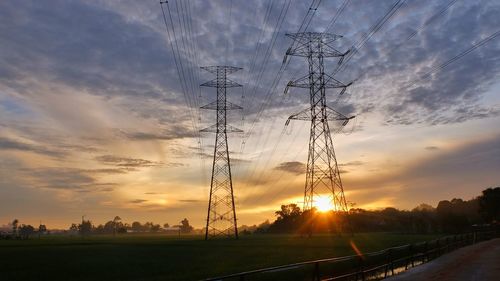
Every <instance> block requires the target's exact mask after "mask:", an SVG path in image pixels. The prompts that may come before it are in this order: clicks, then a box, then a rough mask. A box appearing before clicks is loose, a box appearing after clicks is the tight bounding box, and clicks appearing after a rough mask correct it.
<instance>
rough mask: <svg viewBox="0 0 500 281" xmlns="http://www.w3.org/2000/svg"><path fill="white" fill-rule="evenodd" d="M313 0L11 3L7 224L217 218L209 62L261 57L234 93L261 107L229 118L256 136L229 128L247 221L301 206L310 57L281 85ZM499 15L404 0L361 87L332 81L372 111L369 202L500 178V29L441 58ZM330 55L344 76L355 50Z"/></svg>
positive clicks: (360, 167)
mask: <svg viewBox="0 0 500 281" xmlns="http://www.w3.org/2000/svg"><path fill="white" fill-rule="evenodd" d="M343 2H344V1H343V0H337V1H330V0H329V1H326V0H325V1H321V3H320V4H319V6H318V9H317V10H316V13H315V14H314V17H312V20H311V22H310V24H309V25H307V31H313V32H325V29H326V27H327V26H328V25H329V23H330V22H331V20H332V18H334V17H335V15H336V13H337V11H338V9H339V7H341V5H342V3H343ZM395 2H396V1H394V0H393V1H389V0H384V1H367V0H352V1H348V4H347V6H345V9H344V11H343V12H342V13H341V14H340V15H339V16H338V18H337V20H336V22H335V24H334V25H333V26H332V27H331V28H330V29H328V30H327V31H329V32H333V33H335V34H338V35H342V36H343V37H342V38H341V39H338V40H337V41H336V42H335V44H336V45H335V47H336V48H337V49H338V50H340V51H347V50H348V49H349V48H351V46H353V45H356V43H358V42H360V40H361V39H362V38H363V36H365V35H366V34H367V33H368V32H369V31H370V28H371V27H372V26H373V25H374V24H375V23H376V22H377V21H378V20H379V19H380V18H381V17H383V16H384V15H385V14H386V13H387V11H388V10H389V9H390V8H391V7H392V6H393V5H394V3H395ZM449 3H453V5H452V6H451V7H450V8H449V9H447V10H446V11H445V12H443V13H441V14H439V15H438V16H437V17H433V15H435V14H437V13H439V11H440V10H442V9H443V8H444V7H446V6H447V5H448V4H449ZM310 4H311V1H302V0H274V1H266V0H255V1H240V0H211V1H206V0H186V1H182V2H180V1H178V0H171V1H169V4H168V7H167V5H166V4H164V6H163V7H164V9H165V13H166V20H167V26H168V29H166V28H165V22H164V18H163V14H162V10H161V7H160V4H159V3H158V1H133V0H130V1H100V0H88V1H62V0H60V1H57V0H50V1H1V2H0V225H1V224H6V223H8V222H9V221H12V220H13V219H14V218H17V219H19V220H20V222H21V223H30V224H33V225H37V224H38V223H39V222H40V221H42V222H43V223H45V224H47V226H48V227H49V228H67V227H69V225H70V224H71V223H73V222H78V221H80V219H81V216H82V215H85V216H86V218H88V219H90V220H91V221H93V222H94V223H96V224H99V223H104V222H106V221H108V220H111V219H112V218H113V217H114V216H116V215H119V216H120V217H121V218H122V219H123V221H126V222H132V221H141V222H146V221H153V222H156V223H161V224H163V223H169V224H171V225H172V224H177V223H178V222H179V221H180V220H182V219H183V218H188V219H189V220H190V222H191V224H192V225H194V226H195V227H202V226H203V224H204V220H205V219H206V209H207V206H208V195H209V186H210V173H211V153H213V144H214V138H213V135H210V134H200V133H198V130H199V129H202V128H205V127H208V126H210V125H212V124H213V123H214V122H215V116H214V113H213V112H207V111H203V110H199V109H198V107H199V106H201V105H203V104H207V103H209V102H211V101H213V100H214V99H215V95H216V94H215V91H214V89H211V88H200V87H198V86H197V85H199V84H201V83H203V82H205V81H208V80H210V79H212V78H213V76H211V74H210V73H208V72H205V73H204V72H203V71H202V70H200V69H199V66H206V65H232V66H237V67H241V68H243V70H241V71H239V72H236V73H234V74H232V75H231V77H230V78H231V79H232V80H233V81H235V82H238V83H240V84H241V85H243V87H242V88H234V89H230V90H228V99H229V101H231V102H233V103H235V104H241V105H242V106H243V107H244V109H243V110H240V111H239V112H236V111H235V112H231V113H230V115H229V123H230V124H231V125H233V126H235V127H238V128H240V129H242V130H244V131H245V133H243V134H231V135H230V136H229V147H230V153H231V161H232V171H233V186H234V195H235V203H236V208H237V209H236V212H237V216H238V221H239V224H240V225H242V224H246V225H251V224H258V223H260V222H263V221H264V220H266V219H270V220H272V219H273V218H274V211H275V210H277V209H278V208H279V206H280V205H281V204H288V203H298V204H299V205H300V202H301V201H302V200H303V198H302V196H303V191H304V181H305V173H304V165H305V162H306V161H307V145H308V138H309V127H308V123H307V122H304V121H296V120H294V121H292V122H290V124H289V125H288V126H286V127H285V122H286V120H287V118H288V116H290V115H291V114H293V113H296V112H299V111H301V110H303V109H305V108H307V104H308V95H307V91H304V90H301V89H295V88H294V89H291V90H290V91H289V93H288V94H287V95H284V94H283V92H284V89H285V86H286V84H287V82H288V81H289V80H292V79H294V78H298V77H300V76H301V75H305V74H306V72H307V62H306V60H304V59H303V58H299V57H292V58H290V62H289V64H288V65H287V67H286V68H285V71H284V72H283V75H282V77H281V79H280V80H279V81H278V83H277V84H276V86H275V87H273V86H272V85H273V81H274V79H276V77H277V74H278V71H279V69H280V67H281V65H282V61H283V56H284V54H285V52H286V50H287V49H288V47H289V46H290V44H291V39H290V38H288V37H286V36H285V34H286V33H293V32H297V31H298V30H299V28H300V26H301V23H302V22H303V19H304V17H305V16H306V13H307V12H308V8H309V5H310ZM169 12H170V15H171V16H172V23H173V26H172V25H170V18H169ZM498 14H500V3H499V2H498V1H495V0H484V1H465V0H458V1H445V0H442V1H429V0H423V1H421V0H418V1H417V0H408V1H404V4H403V5H402V6H401V8H400V9H399V10H398V11H397V12H396V13H395V14H394V15H393V16H392V17H391V18H390V20H389V21H387V23H386V24H385V25H384V26H383V27H382V28H381V29H380V30H379V31H377V33H375V34H374V35H373V36H372V37H370V40H369V41H367V42H366V44H365V45H364V46H362V48H359V49H358V50H357V52H356V53H355V55H354V56H353V57H352V59H351V60H350V61H349V62H348V64H347V65H346V67H345V68H344V69H343V70H342V71H340V72H338V73H337V74H336V76H335V77H336V79H338V80H340V81H342V82H345V83H348V82H351V81H354V83H353V85H352V86H350V87H349V89H348V91H347V94H345V95H343V96H342V97H341V98H338V92H335V91H329V92H327V99H328V103H329V105H330V106H332V107H334V108H335V109H336V110H338V111H339V112H341V113H343V114H345V115H347V116H356V118H355V119H353V121H352V122H350V123H349V124H348V125H347V126H346V127H344V128H343V130H342V131H341V132H335V133H334V138H333V142H334V146H335V152H336V156H337V160H338V162H339V166H340V169H341V172H342V174H341V175H342V180H343V183H344V190H345V196H346V199H347V201H348V202H350V203H352V204H353V206H356V207H360V208H367V209H377V208H383V207H388V206H392V207H397V208H402V209H412V208H413V207H415V206H417V205H418V204H420V203H424V202H425V203H429V204H432V205H434V206H435V205H436V204H437V203H438V202H439V201H440V200H445V199H452V198H455V197H459V198H463V199H471V198H473V197H475V196H478V195H479V194H480V192H481V190H483V189H485V188H488V187H492V186H498V185H500V174H499V173H498V171H499V168H500V126H499V124H500V95H499V92H500V80H499V77H500V39H499V38H498V37H497V38H495V39H493V40H491V41H489V42H488V43H487V44H485V45H482V46H481V47H479V48H477V49H475V50H474V51H472V52H470V53H468V54H467V55H466V56H464V57H462V58H460V59H458V60H456V61H454V62H453V63H451V64H449V65H446V67H443V68H438V66H440V65H442V64H443V63H445V62H447V61H448V60H450V59H451V58H453V57H454V56H456V55H458V54H460V53H461V52H463V51H465V50H467V49H468V48H470V47H471V46H473V44H476V43H478V42H480V41H481V40H483V39H485V38H487V37H488V36H490V35H492V34H494V33H495V32H498V31H499V30H498V29H499V26H500V17H498ZM422 26H423V27H422ZM421 27H422V28H421ZM303 28H304V26H303ZM167 30H168V31H169V33H167ZM173 32H175V34H176V37H175V38H176V39H177V40H174V39H173ZM414 32H417V33H416V34H415V36H413V37H411V38H410V39H408V37H409V36H410V35H412V34H413V33H414ZM176 45H177V46H179V48H180V52H174V51H175V50H176V49H175V46H176ZM172 46H174V48H173V49H172ZM325 61H326V62H325V67H326V69H327V70H329V72H331V71H333V70H334V69H335V67H336V65H337V60H335V59H330V58H329V59H325ZM180 64H182V67H183V69H185V72H183V73H184V74H185V76H184V78H186V77H187V78H186V79H182V75H181V76H180V75H179V72H178V70H177V69H178V66H179V65H180ZM176 65H177V67H176ZM428 73H429V74H428ZM427 74H428V75H427ZM184 82H185V83H184Z"/></svg>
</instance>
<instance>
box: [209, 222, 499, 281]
mask: <svg viewBox="0 0 500 281" xmlns="http://www.w3.org/2000/svg"><path fill="white" fill-rule="evenodd" d="M498 236H499V230H498V229H496V230H488V231H475V232H471V233H466V234H461V235H454V236H447V237H443V238H439V239H435V240H432V241H426V242H421V243H416V244H407V245H402V246H398V247H392V248H388V249H384V250H381V251H377V252H371V253H366V254H362V255H352V256H345V257H337V258H328V259H320V260H314V261H306V262H298V263H292V264H287V265H280V266H275V267H268V268H263V269H256V270H250V271H245V272H240V273H236V274H230V275H225V276H220V277H216V278H208V279H204V280H205V281H218V280H239V281H242V280H247V281H249V280H312V281H320V280H323V281H330V280H332V281H333V280H356V281H357V280H363V281H365V280H380V279H383V278H386V277H388V276H391V275H395V274H397V273H399V272H402V271H405V270H407V269H408V268H411V267H415V266H417V265H420V264H423V263H426V262H428V261H430V260H432V259H435V258H437V257H439V256H441V255H443V254H445V253H448V252H450V251H453V250H455V249H458V248H461V247H464V246H467V245H471V244H474V243H476V242H479V241H484V240H488V239H491V238H493V237H498Z"/></svg>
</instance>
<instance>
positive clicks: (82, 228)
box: [78, 220, 92, 236]
mask: <svg viewBox="0 0 500 281" xmlns="http://www.w3.org/2000/svg"><path fill="white" fill-rule="evenodd" d="M78 232H80V234H81V235H82V236H85V235H89V234H90V233H91V232H92V222H90V221H89V220H82V223H81V224H79V225H78Z"/></svg>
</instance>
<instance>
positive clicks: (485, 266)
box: [386, 238, 500, 281]
mask: <svg viewBox="0 0 500 281" xmlns="http://www.w3.org/2000/svg"><path fill="white" fill-rule="evenodd" d="M386 280H388V281H410V280H436V281H437V280H439V281H448V280H450V281H451V280H453V281H455V280H458V281H466V280H467V281H469V280H477V281H489V280H491V281H496V280H500V238H497V239H493V240H490V241H485V242H481V243H478V244H475V245H472V246H468V247H465V248H462V249H458V250H456V251H453V252H451V253H448V254H446V255H444V256H442V257H440V258H438V259H436V260H434V261H431V262H429V263H426V264H423V265H420V266H417V267H415V268H412V269H410V270H408V271H406V272H403V273H401V274H399V275H396V276H394V277H390V278H387V279H386Z"/></svg>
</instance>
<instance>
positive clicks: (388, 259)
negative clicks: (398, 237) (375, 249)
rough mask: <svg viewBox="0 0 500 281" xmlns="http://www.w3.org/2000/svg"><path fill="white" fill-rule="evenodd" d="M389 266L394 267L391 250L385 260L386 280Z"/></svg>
mask: <svg viewBox="0 0 500 281" xmlns="http://www.w3.org/2000/svg"><path fill="white" fill-rule="evenodd" d="M389 266H392V257H391V249H388V250H387V256H386V258H385V268H384V278H387V270H388V269H389Z"/></svg>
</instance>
